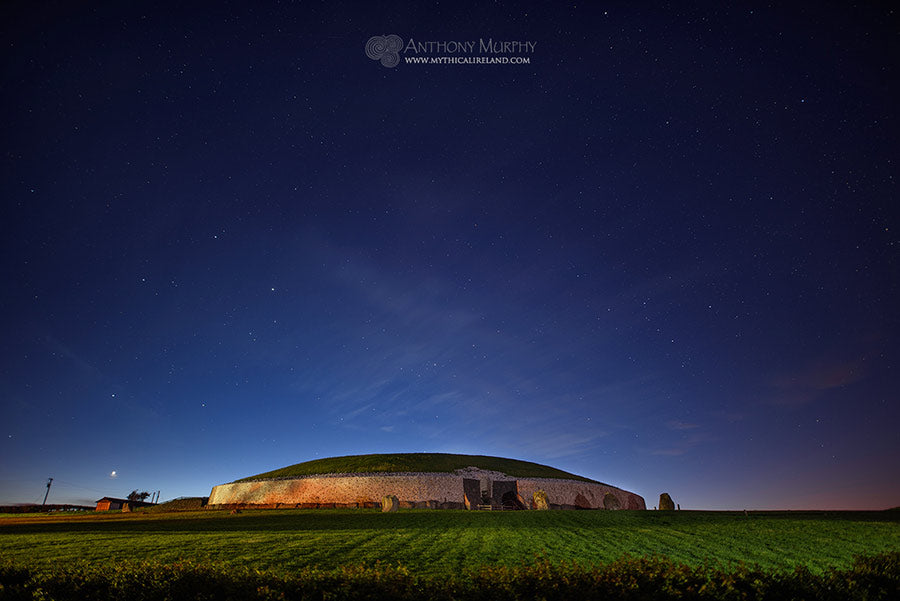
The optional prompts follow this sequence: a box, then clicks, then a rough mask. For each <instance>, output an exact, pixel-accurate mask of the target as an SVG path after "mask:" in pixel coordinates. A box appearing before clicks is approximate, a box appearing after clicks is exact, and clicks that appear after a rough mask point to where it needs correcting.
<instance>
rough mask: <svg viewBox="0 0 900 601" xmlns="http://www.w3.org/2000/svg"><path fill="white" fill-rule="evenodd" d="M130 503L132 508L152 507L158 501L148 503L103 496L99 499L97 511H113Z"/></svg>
mask: <svg viewBox="0 0 900 601" xmlns="http://www.w3.org/2000/svg"><path fill="white" fill-rule="evenodd" d="M125 505H128V506H129V507H130V508H131V509H135V508H137V507H150V506H152V505H156V503H148V502H147V501H129V500H128V499H117V498H116V497H103V498H102V499H100V500H99V501H97V508H96V509H95V511H112V510H114V509H122V508H123V507H125Z"/></svg>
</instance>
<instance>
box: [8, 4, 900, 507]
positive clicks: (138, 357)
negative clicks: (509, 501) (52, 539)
mask: <svg viewBox="0 0 900 601" xmlns="http://www.w3.org/2000/svg"><path fill="white" fill-rule="evenodd" d="M188 4H191V3H188ZM632 4H635V3H589V4H586V5H584V6H582V5H581V4H580V3H579V4H578V5H575V6H573V5H571V4H570V5H565V6H564V5H562V4H559V3H540V4H537V5H535V6H528V5H527V4H525V3H509V4H505V5H501V6H498V5H495V4H488V3H477V4H476V5H475V6H474V7H473V6H467V5H464V4H462V3H457V2H446V3H441V4H437V5H426V4H425V3H417V4H415V5H414V6H413V7H405V8H404V7H400V6H393V7H388V6H386V5H381V4H378V5H377V6H376V5H374V4H372V5H371V6H363V5H361V3H360V6H356V5H352V4H347V5H340V4H337V3H332V2H328V3H321V4H304V5H299V6H298V5H292V4H271V5H270V4H268V3H267V4H262V3H252V4H251V3H246V4H245V3H236V4H227V3H211V4H209V5H207V6H206V7H205V8H202V9H201V8H196V7H193V8H185V7H184V6H182V5H178V4H174V3H170V4H168V5H144V6H127V7H126V6H120V5H119V3H98V4H97V5H96V6H95V7H91V8H84V7H81V6H80V5H67V4H50V5H47V6H42V7H36V5H34V4H33V3H28V2H8V3H4V4H3V6H2V8H0V13H2V14H0V23H2V25H0V28H2V30H3V32H2V33H3V36H2V39H3V40H4V47H3V51H2V54H0V57H2V75H0V77H2V81H0V84H2V85H0V89H2V99H3V111H2V120H0V140H2V142H0V144H2V148H3V153H2V157H0V169H2V171H0V195H2V213H0V227H2V241H0V268H2V282H3V286H2V291H0V315H2V321H0V326H2V336H0V358H2V371H0V402H2V415H3V420H2V421H3V423H2V437H0V502H34V501H38V502H39V501H40V500H41V499H42V497H43V493H44V491H45V488H44V483H45V482H46V478H47V477H53V478H54V484H53V488H52V490H51V493H50V499H49V500H50V501H51V502H58V503H62V502H89V501H92V500H95V499H97V498H99V497H101V496H103V495H113V496H124V495H125V494H127V493H128V492H130V491H131V490H132V489H141V490H161V491H162V493H161V498H163V499H167V498H172V497H176V496H182V495H208V494H209V490H210V488H211V487H212V486H213V485H215V484H220V483H222V482H227V481H230V480H233V479H235V478H239V477H243V476H247V475H250V474H254V473H258V472H262V471H266V470H269V469H273V468H277V467H281V466H284V465H289V464H292V463H297V462H300V461H305V460H309V459H314V458H317V457H326V456H333V455H346V454H357V453H377V452H414V451H442V452H461V453H470V454H487V455H500V456H507V457H514V458H518V459H525V460H531V461H537V462H540V463H545V464H550V465H553V466H555V467H559V468H562V469H565V470H568V471H572V472H576V473H579V474H582V475H585V476H588V477H591V478H595V479H598V480H601V481H603V482H608V483H611V484H615V485H618V486H621V487H623V488H627V489H629V490H633V491H635V492H637V493H639V494H642V495H644V496H645V498H646V499H647V503H648V505H649V506H650V507H652V506H654V505H655V504H656V503H657V499H658V495H659V493H661V492H663V491H668V492H669V493H671V495H672V496H673V498H674V499H675V501H676V502H679V503H680V504H681V505H682V507H686V508H712V509H716V508H737V509H740V508H744V507H747V508H870V509H879V508H885V507H890V506H896V505H898V504H900V480H898V478H897V470H896V465H897V464H898V462H900V434H898V432H900V430H898V428H897V424H898V418H900V408H898V398H897V389H898V386H897V385H898V372H897V370H898V360H900V342H898V340H900V323H898V310H897V307H898V306H900V290H898V282H900V277H898V276H900V273H898V251H900V236H898V232H900V224H898V223H897V208H896V205H897V192H896V183H897V182H896V166H897V154H898V153H897V139H898V124H897V111H896V106H897V105H898V102H900V99H898V93H897V83H896V82H897V81H898V73H897V61H896V57H897V56H898V55H900V51H898V50H900V49H898V47H897V46H898V44H897V36H896V31H897V25H898V18H897V13H896V11H893V10H891V9H888V8H880V9H875V8H867V7H845V6H841V5H840V4H837V3H835V4H829V5H828V6H818V5H815V6H812V5H811V6H809V7H807V8H797V7H794V8H785V7H781V6H777V7H766V6H759V5H757V4H756V3H752V4H751V3H747V4H737V5H734V6H731V7H722V6H720V3H710V4H708V5H700V6H694V7H691V8H685V7H682V6H680V4H681V3H673V4H668V3H667V4H659V5H656V6H643V7H635V6H632ZM387 34H396V35H398V36H400V38H401V39H402V41H403V42H404V51H401V52H400V53H399V55H400V56H399V58H400V64H398V65H397V66H395V67H385V66H382V64H380V63H379V62H378V61H376V60H371V59H370V58H369V57H367V56H366V53H365V46H366V42H367V40H369V38H370V37H372V36H375V35H387ZM488 39H490V40H493V41H529V42H534V44H535V45H534V47H533V48H532V49H531V51H523V52H512V53H500V54H493V55H492V54H487V53H484V52H481V51H476V52H474V53H471V54H469V53H465V52H457V53H456V54H451V53H448V52H443V53H442V52H431V53H415V52H413V51H412V50H410V49H409V48H408V46H406V44H408V42H409V41H410V40H414V41H416V42H428V41H435V42H446V41H457V42H463V41H475V42H476V43H477V42H479V41H480V40H485V41H487V40H488ZM416 56H419V57H421V56H425V57H428V58H430V57H439V56H449V57H455V58H469V59H471V58H473V57H474V56H481V57H488V58H507V59H511V60H510V62H507V63H499V64H470V63H456V64H412V63H410V62H407V61H406V59H407V58H410V57H416ZM519 58H525V59H527V60H528V62H527V63H526V64H522V63H516V62H515V61H516V60H518V59H519ZM113 472H115V477H113V476H112V474H113Z"/></svg>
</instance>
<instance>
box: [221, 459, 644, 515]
mask: <svg viewBox="0 0 900 601" xmlns="http://www.w3.org/2000/svg"><path fill="white" fill-rule="evenodd" d="M466 478H468V479H478V480H479V481H480V483H481V486H482V489H483V490H488V491H489V492H490V488H485V487H487V486H491V484H490V483H491V482H493V481H515V482H516V489H517V492H518V495H519V499H520V501H521V502H522V503H523V505H524V506H525V507H526V508H530V507H531V499H532V495H533V494H534V492H535V491H536V490H538V489H541V490H543V491H544V492H546V493H547V497H548V499H549V501H550V504H551V506H555V507H567V508H568V507H571V508H575V507H578V508H583V509H602V508H603V506H604V496H605V495H606V493H608V492H609V493H612V494H613V495H614V496H615V497H616V498H617V499H618V501H619V507H620V508H622V509H646V505H645V503H644V499H643V498H642V497H641V496H639V495H636V494H634V493H631V492H628V491H626V490H622V489H620V488H616V487H615V486H609V485H608V484H599V483H598V484H594V483H590V482H580V481H577V480H559V479H555V478H516V477H514V476H508V475H506V474H503V473H500V472H491V471H487V470H479V469H473V468H469V469H466V470H457V471H456V472H454V473H450V474H444V473H390V474H381V473H379V474H321V475H317V476H308V477H301V478H290V479H277V480H257V481H253V482H232V483H231V484H220V485H219V486H215V487H213V489H212V492H211V493H210V495H209V505H211V506H220V507H223V506H224V507H227V506H254V505H255V506H267V507H276V506H285V507H322V506H345V507H346V506H350V507H372V506H377V505H378V504H380V502H381V498H382V497H384V496H387V495H396V496H397V498H398V499H399V500H400V502H401V506H404V507H445V508H457V507H458V508H462V507H464V506H465V496H464V493H463V479H466Z"/></svg>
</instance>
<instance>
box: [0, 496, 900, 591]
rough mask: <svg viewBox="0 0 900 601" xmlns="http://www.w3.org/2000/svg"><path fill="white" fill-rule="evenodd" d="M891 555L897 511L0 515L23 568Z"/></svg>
mask: <svg viewBox="0 0 900 601" xmlns="http://www.w3.org/2000/svg"><path fill="white" fill-rule="evenodd" d="M898 550H900V513H898V512H897V511H888V512H829V513H820V512H809V513H805V512H760V513H754V512H751V513H750V514H749V515H745V514H743V513H726V512H693V511H677V512H660V511H543V512H539V511H522V512H466V511H434V510H407V511H400V512H398V513H381V512H379V511H377V510H364V509H348V510H257V511H244V512H243V513H240V514H237V515H230V514H228V513H227V512H223V511H196V512H181V513H156V514H154V513H140V512H135V513H130V514H129V513H125V514H122V513H106V514H94V513H89V514H84V515H50V516H47V515H40V516H27V517H23V516H21V515H17V516H5V517H0V559H5V560H11V561H12V562H14V563H16V564H22V565H28V566H29V567H31V568H38V569H41V568H43V567H50V566H59V565H65V564H67V563H76V562H79V561H82V560H85V561H88V562H106V563H110V564H112V563H113V562H118V561H122V560H125V561H132V560H133V561H143V560H148V559H149V560H154V561H161V562H175V561H178V560H190V561H197V562H215V563H218V564H223V565H233V566H241V567H251V568H259V569H270V570H279V571H282V570H284V571H290V570H296V569H300V568H304V567H311V566H317V567H320V568H322V569H336V568H339V567H341V566H345V565H352V564H360V565H372V564H374V563H375V562H379V561H380V562H382V563H387V564H389V565H397V564H402V565H403V566H405V567H406V568H408V569H409V570H410V571H412V572H415V573H418V574H430V575H447V574H458V573H461V572H463V571H466V570H474V569H477V568H478V567H480V566H483V565H485V564H492V565H497V564H500V565H519V564H521V563H522V562H525V563H530V562H533V561H535V559H536V557H538V556H540V557H543V558H545V559H547V560H549V561H551V562H554V563H556V562H572V561H575V562H578V563H580V564H588V565H589V564H599V563H606V562H610V561H612V560H615V559H617V558H619V557H621V556H622V555H624V554H630V555H633V556H646V555H659V556H666V557H669V558H671V559H673V560H675V561H677V562H680V563H684V564H687V565H692V566H697V565H701V564H704V563H714V564H718V565H722V566H728V565H731V564H733V563H736V562H745V563H749V564H758V565H760V566H761V567H764V568H786V569H790V568H793V567H794V566H798V565H800V566H806V567H808V568H809V569H810V570H812V571H814V572H821V571H823V570H824V569H826V568H828V567H836V568H843V567H847V566H849V565H850V563H851V560H852V558H853V556H854V555H857V554H875V553H879V552H883V551H898Z"/></svg>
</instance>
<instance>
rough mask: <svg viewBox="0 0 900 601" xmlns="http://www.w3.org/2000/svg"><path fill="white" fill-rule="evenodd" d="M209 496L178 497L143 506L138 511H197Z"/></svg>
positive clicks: (204, 504) (202, 506)
mask: <svg viewBox="0 0 900 601" xmlns="http://www.w3.org/2000/svg"><path fill="white" fill-rule="evenodd" d="M207 501H209V497H178V498H177V499H172V500H171V501H166V502H165V503H159V504H158V505H153V506H152V507H143V508H141V509H140V510H139V511H144V512H147V513H155V512H160V511H197V510H198V509H203V508H204V507H206V503H207Z"/></svg>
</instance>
